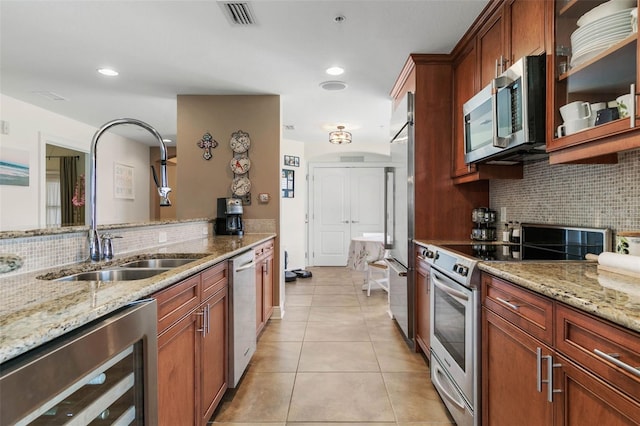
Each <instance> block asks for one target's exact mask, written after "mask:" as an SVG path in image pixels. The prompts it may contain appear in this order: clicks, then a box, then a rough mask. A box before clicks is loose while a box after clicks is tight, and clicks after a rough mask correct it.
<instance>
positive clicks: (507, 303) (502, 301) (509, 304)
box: [496, 297, 520, 311]
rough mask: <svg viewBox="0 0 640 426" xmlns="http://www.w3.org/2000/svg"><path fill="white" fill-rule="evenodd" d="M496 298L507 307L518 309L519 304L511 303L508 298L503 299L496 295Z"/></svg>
mask: <svg viewBox="0 0 640 426" xmlns="http://www.w3.org/2000/svg"><path fill="white" fill-rule="evenodd" d="M496 300H497V301H498V302H500V303H502V304H503V305H507V306H508V307H510V308H511V309H513V310H514V311H517V310H518V309H520V306H518V305H514V304H513V303H511V302H510V301H508V300H504V299H503V298H502V297H496Z"/></svg>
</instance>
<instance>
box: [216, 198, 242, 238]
mask: <svg viewBox="0 0 640 426" xmlns="http://www.w3.org/2000/svg"><path fill="white" fill-rule="evenodd" d="M242 213H243V211H242V200H241V199H239V198H218V217H216V223H215V224H214V225H213V230H214V232H215V233H216V234H217V235H242V234H244V225H243V224H242Z"/></svg>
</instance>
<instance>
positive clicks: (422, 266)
mask: <svg viewBox="0 0 640 426" xmlns="http://www.w3.org/2000/svg"><path fill="white" fill-rule="evenodd" d="M423 250H425V249H424V248H423V247H420V246H416V343H417V346H416V349H418V348H420V350H422V352H423V353H424V354H425V356H426V357H427V359H429V357H430V355H431V345H430V339H429V333H430V332H431V331H430V315H431V310H430V308H429V306H430V295H431V293H430V281H429V278H430V273H431V267H430V266H429V264H428V263H427V261H426V260H425V257H424V254H423Z"/></svg>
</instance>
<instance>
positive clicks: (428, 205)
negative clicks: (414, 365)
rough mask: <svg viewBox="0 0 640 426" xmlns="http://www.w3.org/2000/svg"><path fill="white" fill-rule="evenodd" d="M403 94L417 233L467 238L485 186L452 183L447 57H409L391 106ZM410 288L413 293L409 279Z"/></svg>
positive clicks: (450, 72)
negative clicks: (411, 99) (410, 107)
mask: <svg viewBox="0 0 640 426" xmlns="http://www.w3.org/2000/svg"><path fill="white" fill-rule="evenodd" d="M407 92H413V93H414V95H415V114H414V122H415V126H414V133H415V147H414V148H415V155H414V160H415V163H414V165H415V173H414V174H415V176H414V183H415V200H416V202H415V236H416V238H417V239H444V238H450V239H456V238H469V234H470V233H471V222H470V221H469V217H470V215H471V211H472V210H473V209H474V208H475V207H477V206H483V205H487V203H488V202H489V186H488V182H486V181H483V182H471V183H469V184H467V185H463V186H462V185H461V186H456V185H455V184H454V182H453V180H452V179H451V164H452V154H453V153H452V149H451V148H452V146H451V144H450V143H449V141H451V140H452V138H453V136H452V135H453V133H452V131H453V121H452V118H453V117H452V116H451V113H452V110H453V109H452V108H453V99H452V96H451V94H452V93H453V61H452V57H451V55H428V54H427V55H422V54H412V55H410V56H409V58H408V59H407V61H406V62H405V65H404V67H403V69H402V71H401V72H400V74H399V77H398V79H397V80H396V83H395V84H394V87H393V89H392V90H391V93H390V94H391V97H392V98H393V102H394V105H397V104H398V102H400V101H401V100H402V99H403V98H404V97H405V96H406V94H407ZM411 281H413V277H411ZM409 291H410V292H411V293H412V294H413V292H414V291H415V287H414V285H413V282H411V288H410V290H409ZM412 326H413V322H412ZM412 331H413V330H412ZM412 334H413V333H412ZM413 337H414V335H412V336H411V338H413Z"/></svg>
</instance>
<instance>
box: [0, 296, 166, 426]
mask: <svg viewBox="0 0 640 426" xmlns="http://www.w3.org/2000/svg"><path fill="white" fill-rule="evenodd" d="M156 310H157V308H156V302H155V300H143V301H140V302H135V303H133V304H130V305H128V306H125V307H123V308H121V309H120V310H118V311H116V312H114V313H111V314H109V315H107V316H105V317H104V318H101V319H98V320H96V321H94V322H92V323H90V324H87V325H86V326H84V327H82V328H80V329H77V330H74V331H71V332H69V333H68V334H65V335H64V336H62V337H60V338H58V339H56V340H53V341H52V342H50V343H48V344H45V345H43V346H40V347H39V348H36V349H34V350H32V351H30V352H27V353H26V354H24V355H21V356H19V357H17V358H14V359H12V360H9V361H7V362H5V363H3V364H2V365H0V389H1V390H2V393H1V395H0V396H1V398H0V401H1V408H0V424H2V425H62V424H64V425H88V424H113V425H139V426H142V425H155V424H157V423H158V414H157V411H158V409H157V406H158V397H157V392H158V390H157V359H158V343H157V342H158V340H157V325H156V324H157V319H156V318H157V313H156Z"/></svg>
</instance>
